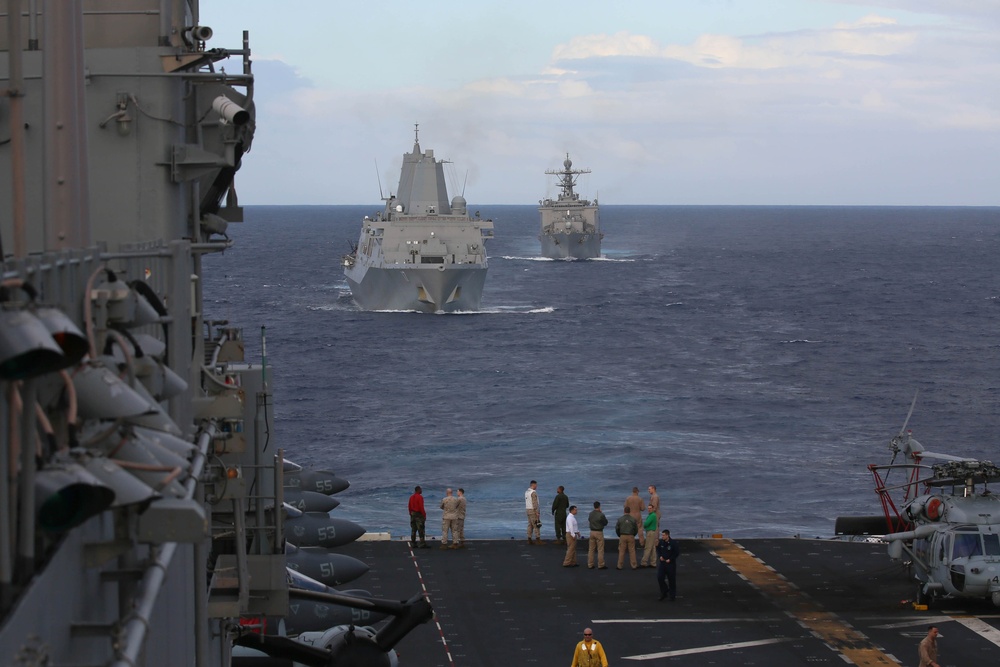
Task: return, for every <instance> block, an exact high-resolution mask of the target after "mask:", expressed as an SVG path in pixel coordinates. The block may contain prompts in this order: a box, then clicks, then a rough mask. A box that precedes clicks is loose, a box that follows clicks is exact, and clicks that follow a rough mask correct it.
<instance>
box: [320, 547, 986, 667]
mask: <svg viewBox="0 0 1000 667" xmlns="http://www.w3.org/2000/svg"><path fill="white" fill-rule="evenodd" d="M466 545H467V546H466V548H464V549H457V550H441V549H439V547H438V544H437V543H436V542H435V543H433V547H432V548H431V549H416V550H411V549H410V547H409V543H408V542H406V541H399V540H387V541H359V542H355V543H353V544H350V545H347V546H345V547H342V548H340V549H338V552H339V553H345V554H348V555H351V556H354V557H356V558H359V559H361V560H363V561H365V562H366V563H367V564H368V565H369V566H370V567H371V570H370V571H369V573H368V574H367V575H365V576H364V577H363V578H361V579H359V580H357V581H355V582H352V585H351V586H352V588H362V589H365V590H367V591H369V592H370V593H371V594H372V595H373V596H374V597H377V598H385V599H398V600H403V599H406V598H409V597H411V596H412V595H414V594H415V593H417V592H421V591H422V592H423V593H424V594H425V595H426V596H427V597H428V599H429V600H430V602H431V604H432V605H433V607H434V611H435V615H434V619H433V620H432V621H431V622H429V623H427V624H425V625H422V626H420V627H418V628H416V629H415V630H414V631H412V632H411V633H410V634H409V635H407V637H406V638H405V639H404V640H403V641H402V642H401V643H400V644H399V645H398V646H397V647H396V648H397V652H398V654H399V660H400V664H401V665H402V666H403V667H464V666H466V665H469V666H481V667H492V666H497V667H499V666H501V665H502V666H504V667H509V666H510V665H544V666H546V667H548V666H551V665H566V666H567V667H568V665H569V664H570V663H571V661H572V657H573V649H574V647H575V645H576V643H577V642H579V641H580V640H581V639H582V638H583V637H582V633H583V628H585V627H590V628H592V629H593V631H594V637H595V638H596V639H598V640H599V641H600V642H601V643H602V645H603V646H604V649H605V651H606V653H607V656H608V661H609V663H610V665H611V666H612V667H618V666H620V665H626V664H634V665H636V666H637V667H639V666H640V665H648V666H650V667H653V666H655V665H670V664H685V665H691V664H696V665H718V666H728V665H733V666H736V665H740V666H743V665H767V666H773V665H810V666H813V667H815V666H817V665H820V666H821V665H837V666H841V665H844V664H857V665H871V666H875V665H897V664H903V665H916V664H917V662H918V660H917V645H918V643H919V642H920V640H921V639H922V638H923V637H924V635H925V634H926V632H927V626H928V625H930V624H936V625H938V626H939V628H940V631H941V634H942V638H941V639H939V641H938V646H939V652H940V663H941V664H942V665H945V666H947V665H982V664H996V662H997V661H998V659H1000V614H998V613H997V612H998V611H1000V610H997V609H996V608H995V607H993V606H992V605H991V604H989V603H988V602H985V601H984V602H983V603H981V604H976V603H974V602H973V603H971V604H970V603H969V601H967V600H965V601H958V600H956V601H949V600H942V601H937V602H936V603H935V604H934V605H932V606H931V607H930V609H928V610H915V609H914V606H913V597H914V594H915V590H916V587H915V585H914V584H912V583H911V582H910V579H909V577H908V575H907V572H906V566H905V565H903V564H902V563H899V562H893V561H891V560H890V559H889V558H888V556H887V554H886V546H885V545H884V544H879V543H869V542H846V541H839V540H821V539H794V538H783V539H746V540H739V541H733V540H729V539H682V540H680V545H681V557H680V558H679V560H678V573H677V600H676V601H673V602H671V601H669V600H664V601H660V600H659V599H658V598H659V590H658V588H657V584H656V575H655V573H656V570H655V568H639V569H638V570H632V569H631V568H630V566H629V563H628V561H627V560H626V563H625V566H624V569H623V570H621V571H619V570H617V569H616V565H617V560H618V552H617V542H616V541H615V540H608V541H607V543H606V556H605V559H606V564H607V566H608V568H607V569H606V570H600V569H588V567H587V553H586V550H587V545H586V541H585V540H581V542H580V543H579V544H578V561H577V562H578V563H580V567H576V568H564V567H562V560H563V556H564V555H565V547H564V546H562V545H557V544H554V543H552V542H546V543H545V544H542V545H528V544H527V543H526V542H525V541H524V540H484V541H469V542H467V543H466ZM952 603H953V604H952Z"/></svg>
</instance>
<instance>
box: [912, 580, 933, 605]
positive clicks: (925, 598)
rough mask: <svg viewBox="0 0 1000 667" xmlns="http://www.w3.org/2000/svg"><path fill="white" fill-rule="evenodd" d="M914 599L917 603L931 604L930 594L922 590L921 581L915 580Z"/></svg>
mask: <svg viewBox="0 0 1000 667" xmlns="http://www.w3.org/2000/svg"><path fill="white" fill-rule="evenodd" d="M915 601H916V603H917V604H925V605H928V606H930V604H931V595H930V594H929V593H927V592H925V591H924V584H923V582H917V594H916V597H915Z"/></svg>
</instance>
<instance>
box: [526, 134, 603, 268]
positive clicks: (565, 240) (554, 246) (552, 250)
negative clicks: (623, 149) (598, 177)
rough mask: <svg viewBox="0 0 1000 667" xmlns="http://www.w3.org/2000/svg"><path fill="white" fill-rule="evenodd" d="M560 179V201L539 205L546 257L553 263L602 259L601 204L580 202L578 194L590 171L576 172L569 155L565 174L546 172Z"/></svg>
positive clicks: (550, 200)
mask: <svg viewBox="0 0 1000 667" xmlns="http://www.w3.org/2000/svg"><path fill="white" fill-rule="evenodd" d="M545 173H546V174H551V175H553V176H558V177H559V187H560V188H561V191H560V193H559V197H558V198H557V199H544V200H542V201H539V202H538V203H539V207H538V212H539V213H540V214H541V217H542V231H541V234H539V236H538V238H539V240H540V241H541V242H542V257H548V258H550V259H593V258H594V257H600V256H601V240H602V239H603V238H604V234H603V233H601V215H600V210H599V209H598V207H597V200H596V199H595V200H593V201H589V200H586V199H580V195H578V194H577V193H576V192H575V191H574V190H573V188H574V186H575V185H576V179H577V177H578V176H579V175H580V174H589V173H590V170H589V169H573V161H572V160H570V159H569V153H567V154H566V159H565V160H564V161H563V169H562V171H556V170H549V171H546V172H545Z"/></svg>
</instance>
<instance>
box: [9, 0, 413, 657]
mask: <svg viewBox="0 0 1000 667" xmlns="http://www.w3.org/2000/svg"><path fill="white" fill-rule="evenodd" d="M5 8H6V9H5V11H3V12H0V88H3V89H4V91H5V94H4V95H3V96H2V97H0V120H2V125H0V127H2V129H0V241H2V243H0V250H2V261H3V266H2V271H3V276H2V280H0V499H2V500H0V662H2V663H3V664H12V665H14V664H16V665H79V666H81V667H83V666H88V667H89V666H97V665H111V666H113V667H127V666H128V667H132V666H139V667H142V666H145V665H148V666H158V665H198V666H200V667H228V666H229V665H230V664H231V658H232V657H233V655H234V653H240V654H242V655H243V656H244V657H241V658H240V659H241V660H252V659H253V658H251V657H249V656H247V655H246V654H247V652H250V653H252V654H255V655H258V656H261V655H263V654H265V653H266V654H269V655H272V656H276V657H279V658H284V659H286V662H290V657H291V656H294V657H295V658H296V659H298V660H300V661H301V662H309V664H320V662H322V664H324V665H337V664H343V663H342V662H339V660H340V659H341V657H343V659H344V660H345V661H351V662H350V664H358V663H357V662H356V655H357V652H358V651H360V652H362V653H364V655H366V656H369V657H371V656H375V657H376V658H377V660H375V661H373V662H370V663H369V664H379V665H388V664H390V663H391V662H394V661H395V656H394V653H393V652H392V646H393V645H394V644H395V643H396V642H397V641H398V640H399V638H400V637H401V635H402V634H405V632H406V629H407V628H408V627H410V626H412V625H413V624H414V623H415V622H416V623H419V622H420V621H421V620H423V619H425V618H426V617H427V616H428V608H427V606H426V605H425V604H421V603H420V601H419V600H414V599H411V600H409V601H407V602H406V603H400V602H398V601H395V600H393V601H388V602H387V601H379V600H373V599H371V598H370V597H366V598H358V597H356V596H347V595H343V594H338V593H337V592H336V591H334V590H333V589H330V588H328V586H333V585H339V584H341V583H344V582H345V581H346V580H348V579H349V578H353V577H354V576H360V575H361V574H364V571H365V570H366V567H365V566H364V564H363V563H359V562H357V561H356V560H355V559H348V558H347V557H340V558H332V557H331V558H328V557H327V556H326V550H327V549H328V548H329V547H334V546H338V545H340V544H343V543H344V542H346V541H350V540H352V539H355V538H357V537H358V536H359V535H360V534H361V533H363V532H364V531H363V530H362V529H361V528H360V527H359V526H356V525H355V524H353V523H351V522H349V521H347V520H344V519H335V518H331V517H329V516H328V515H326V513H325V511H327V510H328V509H329V508H330V506H331V505H330V503H325V504H322V503H321V504H318V505H317V504H316V503H315V502H314V501H315V500H316V496H317V495H319V494H317V493H316V492H322V493H326V494H329V493H335V492H336V491H339V490H342V489H343V488H345V487H346V482H344V481H343V480H341V479H339V478H338V477H336V476H335V475H333V474H332V473H328V472H323V471H309V470H304V469H300V468H298V467H297V466H293V465H291V464H289V463H288V462H286V461H285V460H284V456H283V453H282V449H280V448H281V447H282V445H281V444H280V440H279V438H278V436H279V434H277V433H275V431H274V429H273V423H274V422H273V414H272V396H271V393H270V391H269V389H268V379H269V377H270V373H272V372H273V370H272V369H271V368H270V367H267V368H265V367H264V366H263V364H259V363H256V364H255V363H249V362H247V361H245V360H244V356H243V350H244V339H243V336H242V333H241V330H240V329H239V328H237V327H235V326H233V325H230V324H229V323H228V322H225V321H213V320H210V319H208V316H206V315H205V313H204V308H205V304H206V301H208V302H209V303H211V301H212V299H206V298H205V297H204V296H203V292H202V286H203V274H204V272H203V262H204V263H206V264H207V263H208V262H209V261H210V260H208V261H206V260H205V259H204V258H205V257H206V256H207V255H211V254H213V253H219V252H222V251H225V250H226V249H228V248H230V247H231V245H232V242H231V240H230V239H229V237H228V236H227V235H226V231H227V228H228V225H229V224H230V223H234V222H240V221H241V220H242V213H243V212H242V209H241V208H240V207H239V205H238V203H237V199H236V191H235V188H234V177H235V174H236V172H237V171H238V169H239V167H240V163H241V159H242V158H243V156H244V155H245V154H246V153H247V152H248V151H249V149H250V145H251V142H252V140H253V136H254V129H255V113H254V104H253V83H254V82H253V75H252V73H251V65H250V48H249V36H248V35H247V34H246V33H244V34H243V41H242V44H238V45H236V48H229V49H223V48H208V47H207V45H206V42H207V41H208V40H210V39H211V38H212V37H213V31H212V30H211V28H209V27H207V26H203V25H200V24H199V20H198V19H199V4H198V2H197V0H132V1H131V2H128V3H122V2H120V1H119V0H84V1H80V0H65V1H63V0H60V1H49V2H45V3H39V2H35V1H30V2H28V1H25V2H22V1H21V0H7V2H6V3H5ZM12 19H13V20H12ZM231 56H235V57H237V60H236V67H232V68H231V70H232V71H230V72H226V71H224V70H223V69H222V63H223V62H224V61H226V60H227V59H228V58H230V57H231ZM240 60H242V63H240ZM240 65H242V67H240ZM230 289H235V290H238V289H239V288H230ZM222 298H223V299H237V298H240V295H239V294H238V293H234V294H229V295H227V296H224V297H222ZM261 331H262V339H263V328H262V329H261ZM261 347H262V348H263V340H262V342H261ZM286 486H287V487H289V488H288V490H287V491H286ZM286 493H287V494H288V499H289V501H290V502H292V503H294V504H295V506H294V507H293V506H291V505H287V504H285V503H284V502H283V501H284V500H285V495H286ZM317 507H325V508H327V510H322V509H321V510H317V511H313V510H314V509H316V508H317ZM300 509H301V510H303V511H300ZM333 537H336V538H337V539H336V540H334V539H332V538H333ZM291 544H294V545H296V546H299V547H301V548H300V549H297V550H296V549H294V548H292V547H289V545H291ZM286 552H287V553H286ZM296 570H302V571H305V570H309V571H310V572H313V573H315V576H317V577H323V576H326V575H329V577H328V578H327V579H326V580H325V582H317V581H313V580H311V579H308V578H306V577H304V576H302V574H301V572H298V571H296ZM310 576H313V575H310ZM398 599H399V598H398V597H397V600H398ZM293 607H294V611H293ZM376 613H378V614H380V615H382V616H385V615H390V616H393V617H394V620H393V621H391V622H390V623H389V624H388V625H387V626H385V627H384V628H383V629H382V630H380V631H379V632H378V633H376V632H374V631H373V630H371V631H370V630H367V629H364V628H363V627H362V626H364V625H367V624H368V622H370V621H373V619H374V614H376ZM338 623H351V624H353V625H351V626H350V628H347V626H343V627H339V628H338V627H331V626H335V625H336V624H338ZM290 624H294V626H295V627H296V628H297V633H299V634H298V637H297V638H295V639H293V638H290V637H289V636H286V635H288V634H290V633H289V632H288V631H287V628H288V626H289V625H290ZM282 627H284V628H286V631H285V632H283V633H282V632H281V628H282ZM310 633H312V635H310ZM247 645H250V646H253V648H248V647H247ZM310 660H311V662H310ZM352 660H353V661H352ZM243 664H249V663H246V662H244V663H243ZM258 664H259V663H258ZM283 664H284V663H283Z"/></svg>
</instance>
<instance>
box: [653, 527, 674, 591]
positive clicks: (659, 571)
mask: <svg viewBox="0 0 1000 667" xmlns="http://www.w3.org/2000/svg"><path fill="white" fill-rule="evenodd" d="M678 555H680V549H678V547H677V541H676V540H671V539H670V531H669V530H667V529H666V528H664V529H663V532H661V533H660V541H659V542H658V543H657V544H656V561H657V564H656V583H658V584H659V585H660V599H661V600H663V599H665V598H666V597H667V596H668V595H669V596H670V600H671V601H673V600H674V598H676V597H677V556H678Z"/></svg>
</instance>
